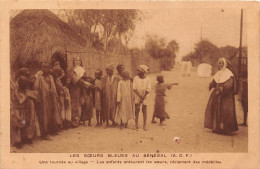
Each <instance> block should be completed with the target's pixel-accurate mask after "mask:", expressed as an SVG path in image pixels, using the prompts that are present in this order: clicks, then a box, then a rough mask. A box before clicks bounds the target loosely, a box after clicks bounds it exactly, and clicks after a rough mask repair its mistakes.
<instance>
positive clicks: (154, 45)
mask: <svg viewBox="0 0 260 169" xmlns="http://www.w3.org/2000/svg"><path fill="white" fill-rule="evenodd" d="M145 50H146V52H147V53H148V54H149V55H150V56H151V57H152V58H154V59H161V67H162V69H164V70H169V69H171V68H172V67H173V65H174V63H175V61H174V60H175V57H176V53H177V52H178V51H179V44H178V43H177V42H176V41H175V40H172V41H170V42H169V43H168V44H166V42H165V39H163V38H159V37H158V36H156V35H147V36H146V42H145Z"/></svg>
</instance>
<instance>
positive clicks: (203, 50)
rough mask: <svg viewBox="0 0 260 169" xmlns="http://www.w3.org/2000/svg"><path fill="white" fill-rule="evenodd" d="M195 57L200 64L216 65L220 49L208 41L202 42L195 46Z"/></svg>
mask: <svg viewBox="0 0 260 169" xmlns="http://www.w3.org/2000/svg"><path fill="white" fill-rule="evenodd" d="M195 55H196V57H197V58H198V59H199V63H203V62H204V63H209V64H212V65H213V64H215V63H216V62H217V60H218V58H219V55H220V53H219V49H218V47H217V46H215V45H214V44H213V43H211V42H210V41H208V40H203V41H200V42H199V43H197V44H195Z"/></svg>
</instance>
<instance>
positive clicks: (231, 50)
mask: <svg viewBox="0 0 260 169" xmlns="http://www.w3.org/2000/svg"><path fill="white" fill-rule="evenodd" d="M219 50H220V55H221V57H225V58H227V59H228V60H232V59H233V58H234V57H235V56H236V54H237V53H238V48H236V47H233V46H229V45H227V46H225V47H221V48H219Z"/></svg>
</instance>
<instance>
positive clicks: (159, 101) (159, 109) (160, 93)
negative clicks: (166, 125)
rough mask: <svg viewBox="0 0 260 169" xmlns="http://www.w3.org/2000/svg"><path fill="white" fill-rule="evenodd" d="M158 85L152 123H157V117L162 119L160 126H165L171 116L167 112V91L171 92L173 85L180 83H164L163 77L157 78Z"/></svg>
mask: <svg viewBox="0 0 260 169" xmlns="http://www.w3.org/2000/svg"><path fill="white" fill-rule="evenodd" d="M157 82H158V83H157V85H156V86H155V94H156V96H155V103H154V113H153V119H152V123H156V121H155V120H154V118H155V117H157V118H159V119H160V125H161V126H162V125H163V121H164V120H165V118H167V119H169V118H170V116H169V115H168V114H167V113H166V111H165V99H164V97H165V90H166V89H168V90H170V89H171V87H172V85H178V83H168V84H167V83H164V78H163V76H162V75H159V76H157Z"/></svg>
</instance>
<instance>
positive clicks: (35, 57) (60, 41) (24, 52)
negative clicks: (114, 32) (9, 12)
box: [10, 9, 86, 68]
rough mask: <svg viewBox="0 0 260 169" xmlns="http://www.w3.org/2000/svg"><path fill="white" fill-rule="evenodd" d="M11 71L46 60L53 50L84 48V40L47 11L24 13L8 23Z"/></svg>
mask: <svg viewBox="0 0 260 169" xmlns="http://www.w3.org/2000/svg"><path fill="white" fill-rule="evenodd" d="M10 40H11V41H10V44H11V46H10V48H11V51H10V54H11V56H10V57H11V66H12V68H18V67H21V66H28V67H30V65H35V64H36V65H37V64H39V63H40V62H42V61H46V60H48V61H49V60H50V58H51V55H52V54H53V53H55V51H57V50H59V51H63V52H64V51H65V50H69V49H70V48H74V49H75V48H77V47H84V46H86V41H85V40H84V39H83V38H81V37H80V36H78V35H77V34H76V33H75V32H74V31H73V30H72V29H71V28H70V27H69V26H68V25H67V24H66V23H65V22H63V21H62V20H61V19H59V18H58V17H57V16H56V15H55V14H53V13H52V12H51V11H49V10H38V9H37V10H24V11H22V12H21V13H20V14H18V15H16V16H15V17H14V18H13V19H12V20H11V22H10Z"/></svg>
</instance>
